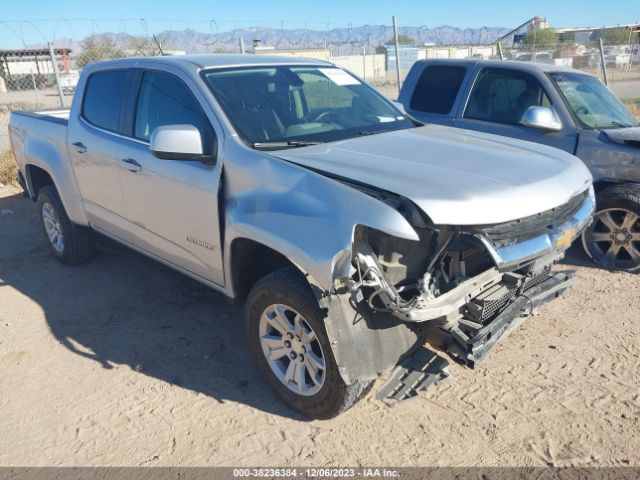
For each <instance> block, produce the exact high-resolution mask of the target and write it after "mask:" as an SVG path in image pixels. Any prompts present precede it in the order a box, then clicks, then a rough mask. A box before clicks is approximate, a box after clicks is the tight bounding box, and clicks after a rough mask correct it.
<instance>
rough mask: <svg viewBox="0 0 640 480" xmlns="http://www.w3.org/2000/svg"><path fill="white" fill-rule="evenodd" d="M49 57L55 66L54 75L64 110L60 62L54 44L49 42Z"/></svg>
mask: <svg viewBox="0 0 640 480" xmlns="http://www.w3.org/2000/svg"><path fill="white" fill-rule="evenodd" d="M49 55H50V56H51V63H52V64H53V73H54V75H55V76H56V85H57V86H58V96H59V97H60V106H61V107H62V108H64V93H63V92H62V85H60V71H59V70H58V61H57V60H56V54H55V52H54V50H53V44H52V43H51V42H49Z"/></svg>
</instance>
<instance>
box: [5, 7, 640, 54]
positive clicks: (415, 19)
mask: <svg viewBox="0 0 640 480" xmlns="http://www.w3.org/2000/svg"><path fill="white" fill-rule="evenodd" d="M4 3H5V6H4V7H3V8H2V9H1V10H0V48H15V47H19V46H21V45H20V43H21V38H24V40H25V41H26V43H34V42H42V41H43V38H44V39H50V38H51V37H52V36H54V35H55V36H56V37H60V36H70V37H80V38H81V37H83V36H85V35H88V34H91V33H99V32H107V31H115V32H128V33H131V34H143V33H145V29H146V30H148V31H149V32H151V33H154V32H157V31H161V30H165V29H173V28H175V29H183V28H187V27H191V28H194V29H197V30H201V31H205V32H211V31H214V32H215V31H217V30H218V29H219V30H220V31H225V30H231V29H233V28H237V27H249V26H256V25H260V26H270V27H280V25H281V23H283V24H284V26H285V28H304V26H305V22H306V26H307V28H309V29H317V30H324V29H326V28H327V24H328V25H329V27H330V28H333V27H344V26H347V25H348V24H349V23H351V24H352V25H354V26H357V25H365V24H370V25H374V24H390V23H391V16H392V15H396V17H397V19H398V24H400V25H413V26H420V25H426V26H429V27H436V26H440V25H452V26H455V27H461V28H467V27H483V26H503V27H511V26H513V27H515V26H517V25H519V24H520V23H522V22H524V21H525V20H526V19H528V18H530V17H532V16H534V15H541V16H546V17H547V19H548V20H549V21H550V22H551V23H552V24H553V25H556V26H586V25H589V26H595V25H603V24H607V25H609V24H621V23H632V22H638V21H640V5H639V3H640V2H639V1H638V0H607V1H606V2H604V1H602V0H598V1H596V0H582V1H575V0H572V1H568V0H536V1H531V0H526V1H522V0H520V1H518V0H510V1H509V0H476V1H472V0H439V1H432V0H421V1H418V0H404V1H402V0H399V1H395V2H393V1H390V0H385V1H380V0H360V1H352V0H314V1H308V0H297V1H295V0H294V1H290V0H281V1H268V0H241V1H228V0H227V1H224V2H221V1H215V0H208V1H204V0H173V1H165V2H159V1H153V0H102V1H99V2H98V1H94V0H66V1H63V0H22V1H20V0H17V1H16V0H4ZM140 18H147V19H149V20H148V21H147V22H146V24H145V23H142V22H140V21H139V20H138V19H140ZM92 19H95V20H92ZM212 19H213V20H215V23H211V22H209V20H212ZM59 20H68V22H65V21H59ZM24 21H29V22H28V23H27V22H24Z"/></svg>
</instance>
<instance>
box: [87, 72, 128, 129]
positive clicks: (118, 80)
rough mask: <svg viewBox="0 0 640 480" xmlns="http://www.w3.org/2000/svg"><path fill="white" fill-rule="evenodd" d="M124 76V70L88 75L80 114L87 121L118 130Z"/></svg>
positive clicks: (125, 73) (124, 84) (124, 85)
mask: <svg viewBox="0 0 640 480" xmlns="http://www.w3.org/2000/svg"><path fill="white" fill-rule="evenodd" d="M126 77H127V71H126V70H111V71H106V72H97V73H94V74H93V75H91V77H89V81H88V82H87V87H86V88H85V91H84V102H83V104H82V116H83V117H84V118H85V119H86V120H87V121H88V122H89V123H91V124H92V125H95V126H96V127H100V128H104V129H105V130H110V131H112V132H117V131H118V117H119V115H120V105H121V104H122V98H123V97H124V91H125V87H126Z"/></svg>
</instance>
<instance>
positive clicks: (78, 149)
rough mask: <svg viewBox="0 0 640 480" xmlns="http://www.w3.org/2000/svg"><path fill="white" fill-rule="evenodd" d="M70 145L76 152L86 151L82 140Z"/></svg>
mask: <svg viewBox="0 0 640 480" xmlns="http://www.w3.org/2000/svg"><path fill="white" fill-rule="evenodd" d="M72 145H73V146H74V148H75V149H76V152H78V153H84V152H86V151H87V147H85V146H84V143H82V142H76V143H72Z"/></svg>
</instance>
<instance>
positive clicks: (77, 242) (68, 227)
mask: <svg viewBox="0 0 640 480" xmlns="http://www.w3.org/2000/svg"><path fill="white" fill-rule="evenodd" d="M45 205H50V206H51V207H52V208H53V211H54V212H55V216H56V217H57V220H58V223H59V226H60V231H61V232H62V238H63V239H64V242H63V244H64V245H63V247H62V248H61V249H57V248H56V247H55V246H54V244H53V242H52V241H51V239H50V238H49V235H48V234H47V229H46V227H45V220H44V214H43V207H44V206H45ZM38 214H39V215H40V223H41V224H42V232H43V234H44V238H45V240H46V242H47V245H49V248H50V250H51V252H52V253H53V255H54V256H55V257H56V258H57V259H58V260H60V261H61V262H62V263H64V264H66V265H76V264H78V263H81V262H84V261H86V260H88V259H90V258H91V257H92V256H93V253H94V250H95V243H94V236H93V231H92V230H91V229H90V228H88V227H83V226H81V225H76V224H74V223H72V222H71V220H69V217H68V216H67V212H66V211H65V209H64V206H63V205H62V201H61V200H60V195H58V191H57V190H56V188H55V187H54V186H47V187H42V188H41V189H40V191H39V192H38Z"/></svg>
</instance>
